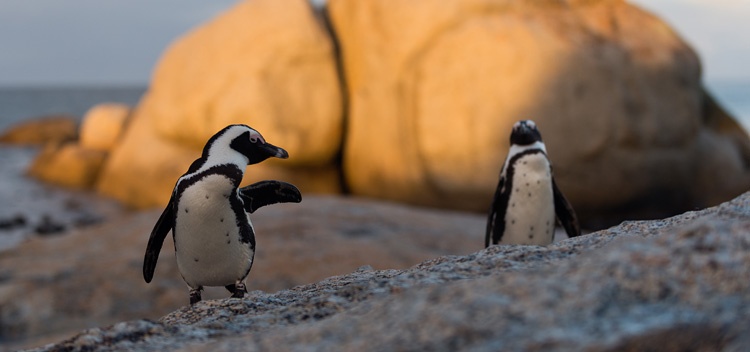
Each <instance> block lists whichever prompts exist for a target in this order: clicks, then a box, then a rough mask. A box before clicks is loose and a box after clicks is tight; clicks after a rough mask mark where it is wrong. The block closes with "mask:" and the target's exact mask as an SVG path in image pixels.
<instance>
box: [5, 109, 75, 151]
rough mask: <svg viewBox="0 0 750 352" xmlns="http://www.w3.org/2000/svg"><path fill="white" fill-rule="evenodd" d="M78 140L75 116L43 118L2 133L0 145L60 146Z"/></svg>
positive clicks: (26, 122)
mask: <svg viewBox="0 0 750 352" xmlns="http://www.w3.org/2000/svg"><path fill="white" fill-rule="evenodd" d="M76 139H78V123H76V117H75V116H68V115H51V116H41V117H38V118H35V119H32V120H29V121H25V122H23V123H20V124H18V125H15V126H12V127H11V128H9V129H7V130H5V131H2V133H1V134H0V144H8V145H21V146H45V145H60V144H63V143H65V142H70V141H74V140H76Z"/></svg>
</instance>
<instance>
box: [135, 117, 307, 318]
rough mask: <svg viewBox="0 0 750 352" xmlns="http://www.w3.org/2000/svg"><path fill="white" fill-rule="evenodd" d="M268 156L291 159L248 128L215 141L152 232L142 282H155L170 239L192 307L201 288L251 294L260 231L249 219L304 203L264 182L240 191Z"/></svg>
mask: <svg viewBox="0 0 750 352" xmlns="http://www.w3.org/2000/svg"><path fill="white" fill-rule="evenodd" d="M270 157H275V158H281V159H286V158H288V157H289V154H288V153H287V152H286V150H284V149H282V148H279V147H277V146H274V145H272V144H270V143H267V142H266V141H265V139H264V138H263V136H261V134H260V133H258V131H256V130H254V129H252V128H250V127H248V126H246V125H230V126H227V127H225V128H224V129H222V130H221V131H219V132H217V133H216V134H215V135H213V136H212V137H211V138H210V139H209V140H208V142H207V143H206V146H205V147H204V148H203V152H202V154H201V157H200V158H198V159H197V160H195V161H194V162H193V163H192V164H191V165H190V167H189V168H188V170H187V172H186V173H185V174H184V175H182V177H180V178H179V179H178V180H177V183H176V184H175V186H174V190H173V191H172V196H171V198H170V199H169V203H167V206H166V208H165V209H164V211H163V212H162V214H161V216H160V217H159V220H157V222H156V225H155V226H154V228H153V230H152V231H151V236H150V237H149V239H148V245H147V246H146V254H145V256H144V259H143V278H144V280H145V281H146V283H149V282H151V279H153V276H154V270H155V269H156V262H157V260H158V259H159V252H160V250H161V247H162V244H163V243H164V239H165V237H166V236H167V234H168V233H169V232H170V231H171V232H172V239H173V240H174V247H175V252H176V257H177V267H178V269H179V271H180V274H181V275H182V278H183V280H184V281H185V283H187V286H188V288H189V294H190V304H191V305H193V304H195V303H197V302H199V301H200V300H201V291H202V290H203V287H204V286H224V287H225V288H226V289H227V290H228V291H229V292H230V293H231V294H232V297H235V298H242V297H244V296H245V293H247V289H246V287H245V278H246V277H247V275H248V273H249V272H250V268H251V267H252V265H253V258H254V256H255V231H254V229H253V225H252V223H251V222H250V218H249V215H248V213H253V212H255V211H256V210H257V209H258V208H260V207H263V206H266V205H270V204H275V203H289V202H294V203H299V202H301V201H302V196H301V194H300V192H299V190H298V189H297V187H295V186H294V185H292V184H289V183H286V182H281V181H261V182H258V183H254V184H252V185H250V186H247V187H243V188H239V185H240V181H242V176H243V175H244V172H245V168H246V167H247V166H248V165H252V164H257V163H260V162H261V161H263V160H266V159H268V158H270Z"/></svg>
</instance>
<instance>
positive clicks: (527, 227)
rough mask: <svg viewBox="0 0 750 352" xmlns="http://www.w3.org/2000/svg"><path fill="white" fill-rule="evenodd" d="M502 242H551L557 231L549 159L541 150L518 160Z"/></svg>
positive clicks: (540, 243)
mask: <svg viewBox="0 0 750 352" xmlns="http://www.w3.org/2000/svg"><path fill="white" fill-rule="evenodd" d="M512 187H513V188H512V189H511V190H510V192H511V194H510V197H509V199H508V210H507V212H506V213H505V232H504V234H503V236H502V238H501V240H500V243H501V244H535V245H548V244H550V243H552V240H553V239H554V235H555V204H554V195H553V193H552V173H551V169H550V165H549V161H548V160H547V158H546V156H545V155H544V154H541V153H537V154H530V155H527V156H524V157H521V158H520V159H518V160H517V161H516V163H515V172H514V174H513V181H512Z"/></svg>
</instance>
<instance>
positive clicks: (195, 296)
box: [190, 287, 203, 306]
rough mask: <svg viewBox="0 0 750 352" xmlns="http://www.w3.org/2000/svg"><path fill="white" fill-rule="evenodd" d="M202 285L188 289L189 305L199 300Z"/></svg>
mask: <svg viewBox="0 0 750 352" xmlns="http://www.w3.org/2000/svg"><path fill="white" fill-rule="evenodd" d="M202 290H203V287H198V288H191V289H190V305H191V306H192V305H193V304H196V303H198V302H200V301H201V299H202V298H201V291H202Z"/></svg>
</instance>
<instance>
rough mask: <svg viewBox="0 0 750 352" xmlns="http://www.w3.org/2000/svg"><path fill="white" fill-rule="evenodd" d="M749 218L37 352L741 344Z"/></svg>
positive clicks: (598, 238) (452, 269) (156, 324)
mask: <svg viewBox="0 0 750 352" xmlns="http://www.w3.org/2000/svg"><path fill="white" fill-rule="evenodd" d="M748 226H750V196H748V194H745V195H743V196H741V197H740V198H738V199H735V200H733V201H731V202H729V203H725V204H722V205H720V206H718V207H716V208H711V209H708V210H704V211H699V212H690V213H686V214H683V215H680V216H677V217H674V218H670V219H666V220H658V221H643V222H628V223H624V224H621V225H620V226H617V227H614V228H611V229H608V230H604V231H600V232H596V233H592V234H589V235H586V236H582V237H577V238H574V239H570V240H565V241H562V242H559V243H555V244H552V245H549V246H546V247H539V246H517V245H506V246H492V247H490V248H488V249H485V250H481V251H478V252H475V253H473V254H470V255H460V256H444V257H439V258H435V259H432V260H429V261H425V262H423V263H421V264H419V265H417V266H414V267H411V268H409V269H406V270H371V268H367V267H365V268H360V269H359V270H357V271H355V272H352V273H350V274H347V275H341V276H335V277H331V278H328V279H326V280H323V281H320V282H318V283H315V284H312V285H304V286H298V287H295V288H293V289H290V290H283V291H280V292H276V293H272V294H269V293H265V292H260V291H255V292H251V293H250V295H249V296H248V297H245V298H244V299H221V300H214V301H204V302H201V303H199V304H196V305H195V306H193V307H183V308H181V309H179V310H177V311H175V312H172V313H170V314H168V315H166V316H164V317H162V318H161V319H159V321H153V320H137V321H130V322H120V323H117V324H115V325H112V326H106V327H101V328H95V329H90V330H86V331H83V332H81V333H80V334H78V335H76V336H74V337H73V338H70V339H67V340H64V341H60V342H58V343H55V344H51V345H48V346H45V347H44V348H42V349H40V350H41V351H68V350H86V351H110V350H148V351H163V350H183V351H237V350H249V351H260V350H279V351H301V350H309V351H330V350H336V351H359V350H368V351H370V350H372V351H394V350H404V351H464V350H466V351H469V350H470V351H498V350H508V351H687V350H699V351H743V350H746V349H747V346H748V345H750V336H748V334H747V327H748V326H749V325H750V293H749V292H750V281H749V280H747V277H749V276H750V232H748V231H747V228H748ZM433 243H437V242H433ZM393 248H394V249H395V248H398V247H393ZM74 273H75V272H74ZM108 278H109V279H110V280H111V279H112V276H109V277H108ZM100 285H101V284H100ZM39 291H41V290H35V291H34V292H35V293H37V294H42V293H41V292H39Z"/></svg>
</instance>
